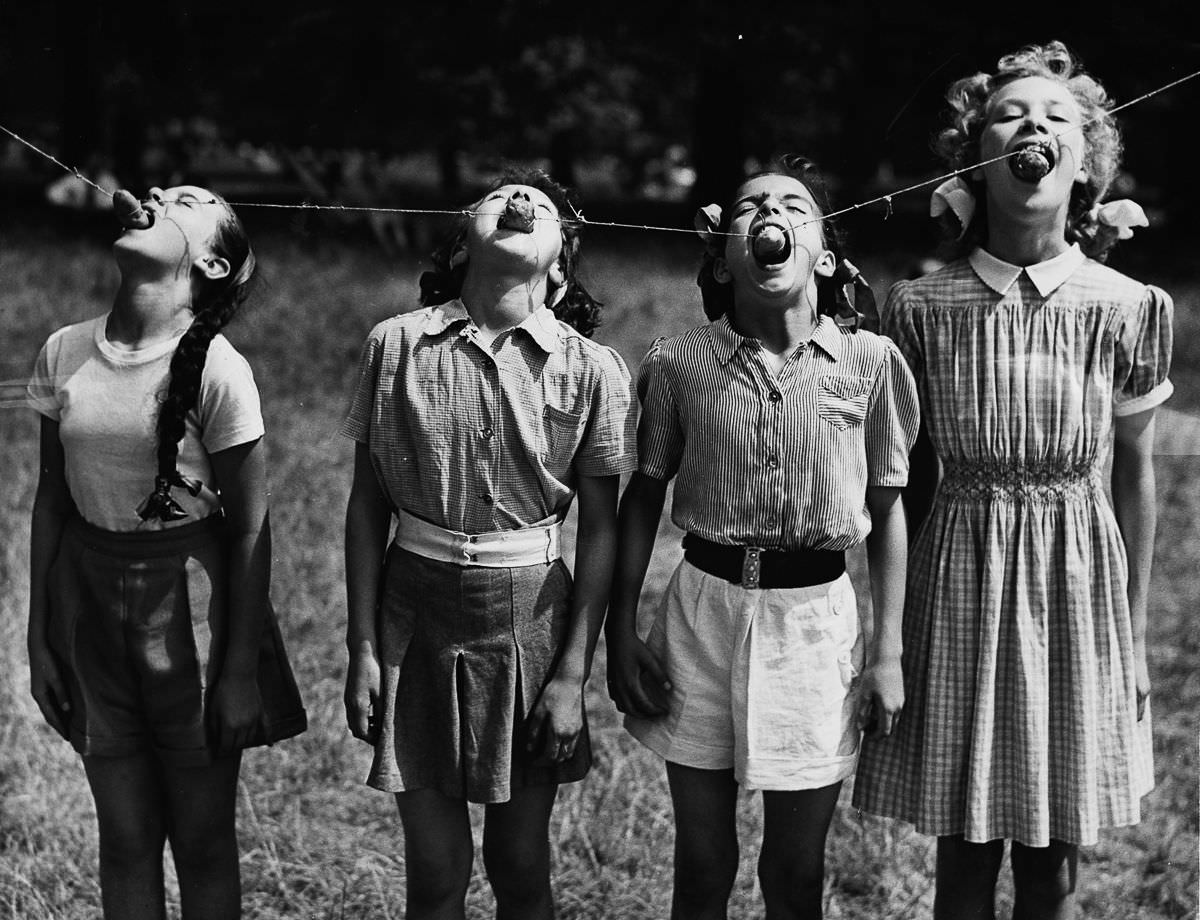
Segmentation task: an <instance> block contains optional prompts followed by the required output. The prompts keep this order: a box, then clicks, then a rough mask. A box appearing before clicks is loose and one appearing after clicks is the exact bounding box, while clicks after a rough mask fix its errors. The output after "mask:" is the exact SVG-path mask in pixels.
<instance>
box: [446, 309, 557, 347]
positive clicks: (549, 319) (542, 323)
mask: <svg viewBox="0 0 1200 920" xmlns="http://www.w3.org/2000/svg"><path fill="white" fill-rule="evenodd" d="M460 322H462V323H467V324H468V325H469V324H470V323H471V322H472V320H471V314H469V313H468V312H467V308H466V307H465V306H463V302H462V301H461V300H458V299H457V298H455V299H454V300H448V301H446V303H443V304H438V305H437V306H436V307H430V308H429V318H428V319H426V320H425V328H424V330H423V332H424V334H425V335H440V334H441V333H443V332H445V331H446V330H447V329H449V328H450V327H451V326H453V325H454V324H455V323H460ZM513 328H515V329H524V330H525V332H527V333H528V334H529V337H530V338H531V339H533V340H534V341H535V342H536V343H537V344H538V346H539V347H540V348H541V349H542V351H544V352H546V353H547V354H552V353H554V352H556V351H561V350H562V347H563V342H562V336H560V335H559V330H558V318H557V317H556V316H555V315H554V311H553V310H551V309H550V308H549V307H538V308H537V309H536V310H534V311H533V312H532V313H530V314H529V315H528V316H527V317H525V319H523V320H521V322H519V323H518V324H517V325H516V326H515V327H513ZM465 332H466V330H465V329H464V330H463V333H464V334H465Z"/></svg>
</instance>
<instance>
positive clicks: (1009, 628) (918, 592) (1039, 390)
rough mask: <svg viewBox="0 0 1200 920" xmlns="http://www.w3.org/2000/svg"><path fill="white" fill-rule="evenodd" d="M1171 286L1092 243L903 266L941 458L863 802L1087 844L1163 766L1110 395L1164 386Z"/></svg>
mask: <svg viewBox="0 0 1200 920" xmlns="http://www.w3.org/2000/svg"><path fill="white" fill-rule="evenodd" d="M1171 310H1172V307H1171V301H1170V299H1169V297H1168V296H1167V295H1166V294H1165V293H1163V292H1162V291H1160V290H1158V289H1156V288H1153V287H1148V286H1146V285H1143V284H1140V283H1137V282H1135V281H1133V280H1131V279H1129V278H1126V277H1125V276H1123V275H1121V274H1119V273H1117V272H1115V271H1113V270H1111V269H1109V268H1107V267H1105V266H1103V265H1100V264H1098V263H1096V262H1093V261H1090V260H1087V259H1086V258H1085V257H1084V256H1083V255H1082V254H1081V253H1080V252H1079V251H1078V249H1075V248H1072V249H1071V250H1069V251H1068V252H1067V253H1064V254H1063V255H1062V256H1059V257H1057V258H1055V259H1053V260H1051V261H1049V262H1045V263H1042V264H1041V265H1037V266H1031V267H1029V268H1027V269H1021V268H1018V267H1016V266H1009V265H1007V264H1006V263H1003V262H999V260H997V259H995V258H994V257H992V256H990V255H988V254H987V253H985V252H983V251H982V250H976V252H975V253H973V254H972V256H971V258H970V260H966V259H964V260H960V261H958V262H954V263H952V264H950V265H948V266H947V267H946V268H944V269H942V270H941V271H938V272H936V273H934V274H932V275H930V276H927V277H925V278H922V279H920V280H917V281H912V282H900V283H899V284H897V285H896V286H895V287H894V288H893V290H892V292H891V295H890V296H889V298H888V303H887V306H886V308H885V316H884V324H885V331H886V332H887V333H888V334H889V335H891V336H892V337H893V338H894V340H895V341H896V343H897V344H898V345H899V347H900V349H901V351H902V352H903V353H904V355H905V357H906V359H907V360H908V361H909V363H910V365H911V367H912V369H913V372H914V375H915V376H916V378H917V381H918V387H919V389H920V397H921V412H922V417H923V419H925V420H926V423H927V426H928V430H929V435H930V438H931V440H932V442H933V445H934V447H935V449H936V451H937V454H938V457H939V458H940V460H941V463H942V467H943V474H942V480H941V483H940V484H939V486H938V491H937V494H936V497H935V499H934V504H933V507H932V510H931V512H930V515H929V517H928V518H927V519H926V520H925V522H924V523H923V525H922V527H921V529H920V531H919V532H918V534H917V537H916V541H915V543H914V546H913V549H912V553H911V556H910V559H909V579H908V594H907V599H906V606H905V614H904V630H903V640H904V653H903V655H904V657H903V665H904V682H905V694H906V703H905V708H904V712H903V715H902V717H901V720H900V724H899V728H898V730H897V731H896V732H894V733H893V734H892V736H891V737H890V738H886V739H881V740H872V739H868V741H867V742H866V743H865V744H864V748H863V752H862V757H861V759H860V763H859V772H858V777H857V779H856V786H855V790H854V802H855V804H856V805H857V806H858V807H860V808H862V809H864V810H866V811H869V812H873V813H876V814H881V815H885V816H889V817H893V818H899V819H902V820H905V821H908V822H910V823H912V824H914V825H915V826H916V828H917V829H918V830H919V831H921V832H923V833H926V834H932V835H949V834H963V835H965V837H966V839H967V840H970V841H975V842H984V841H987V840H993V839H996V838H1012V839H1015V840H1018V841H1020V842H1022V843H1024V844H1027V845H1030V846H1046V845H1048V844H1049V842H1050V841H1051V840H1052V839H1053V840H1060V841H1064V842H1068V843H1074V844H1082V845H1087V844H1093V843H1095V842H1096V840H1097V835H1098V830H1099V828H1101V827H1113V826H1122V825H1128V824H1133V823H1136V822H1137V821H1138V820H1139V817H1140V813H1139V808H1140V798H1141V796H1143V795H1145V794H1146V793H1147V792H1148V791H1149V790H1150V789H1151V788H1152V787H1153V784H1154V777H1153V766H1152V763H1151V740H1150V717H1149V712H1148V710H1147V714H1146V716H1145V718H1144V719H1143V720H1142V721H1140V722H1139V721H1138V719H1137V712H1136V691H1135V684H1134V657H1133V641H1132V633H1131V627H1130V614H1129V604H1128V599H1127V594H1126V590H1127V578H1128V575H1127V564H1126V556H1125V548H1124V543H1123V542H1122V538H1121V535H1120V532H1119V531H1118V529H1117V524H1116V520H1115V517H1114V515H1113V511H1112V508H1111V505H1110V503H1109V500H1108V499H1107V497H1106V495H1105V492H1104V489H1103V483H1102V480H1101V473H1102V468H1103V465H1104V462H1105V460H1106V458H1107V456H1108V452H1109V450H1110V445H1111V442H1112V430H1113V418H1114V416H1119V415H1126V414H1132V413H1135V412H1139V411H1142V410H1145V409H1149V408H1152V407H1154V406H1156V405H1158V404H1159V403H1161V402H1162V401H1163V400H1164V399H1166V398H1167V397H1168V396H1169V395H1170V393H1171V389H1172V387H1171V384H1170V382H1169V381H1168V380H1167V372H1168V368H1169V364H1170V354H1171Z"/></svg>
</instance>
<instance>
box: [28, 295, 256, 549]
mask: <svg viewBox="0 0 1200 920" xmlns="http://www.w3.org/2000/svg"><path fill="white" fill-rule="evenodd" d="M107 320H108V315H107V314H105V315H104V316H99V317H97V318H96V319H91V320H87V321H86V322H82V323H76V324H74V325H71V326H64V327H63V328H62V329H59V330H58V331H57V332H55V333H54V334H53V335H51V336H50V338H48V339H47V340H46V344H45V345H43V346H42V350H41V353H40V354H39V355H38V359H37V364H36V365H35V367H34V372H33V377H32V379H31V380H30V382H29V387H28V394H29V401H30V405H32V407H33V408H34V409H36V410H37V411H38V412H40V413H42V414H43V415H45V416H46V417H48V418H51V419H54V420H55V421H57V422H58V423H59V429H58V430H59V438H60V439H61V441H62V445H63V451H64V453H65V456H66V478H67V486H68V488H69V489H70V492H71V497H72V498H73V499H74V501H75V506H76V507H77V508H78V509H79V513H80V514H81V515H82V516H83V518H84V520H86V521H88V522H89V523H92V524H95V525H96V526H97V527H103V528H105V529H106V530H116V531H130V530H145V529H158V528H161V527H171V526H178V525H180V524H186V523H189V522H192V521H197V520H200V519H201V518H203V517H207V516H208V515H209V514H212V513H213V512H214V511H216V510H217V508H219V507H220V500H219V498H218V497H217V495H216V493H215V492H214V485H215V483H214V477H213V473H212V466H211V464H210V463H209V459H208V457H209V454H213V453H216V452H217V451H221V450H225V449H226V448H230V447H235V446H237V445H239V444H245V443H247V442H249V441H255V440H257V439H258V438H261V437H262V436H263V420H262V409H261V406H260V404H259V397H258V387H257V386H255V383H254V375H253V373H252V372H251V370H250V365H249V364H247V363H246V359H245V358H243V357H242V356H241V355H240V354H239V353H238V352H237V350H236V349H235V348H234V347H233V346H232V345H231V344H230V343H229V340H228V339H226V338H225V337H224V336H222V335H219V334H218V335H217V336H216V337H215V338H214V339H213V341H212V344H211V345H210V346H209V349H208V357H207V360H206V361H205V364H204V373H203V375H202V376H201V382H200V397H199V399H198V401H197V405H196V408H195V409H193V410H192V411H191V412H189V413H188V416H187V420H186V433H185V434H184V437H183V440H182V441H181V442H180V445H179V459H178V467H179V471H180V473H182V474H183V475H184V476H185V477H188V478H190V479H196V480H199V481H200V482H203V483H204V488H203V489H202V490H201V491H200V494H199V495H196V496H192V495H191V494H189V493H188V491H187V490H186V489H184V488H181V487H178V486H176V487H175V488H173V489H172V490H171V495H172V497H173V498H175V500H176V501H178V502H179V504H180V505H182V506H183V508H184V510H186V511H187V512H188V517H187V518H185V519H183V520H181V521H178V522H170V523H165V524H164V523H162V522H159V521H143V520H142V519H141V518H139V517H138V515H137V508H138V506H139V505H140V504H141V503H142V501H143V500H144V499H145V498H146V497H147V496H148V495H149V494H150V493H151V492H152V491H153V490H154V477H155V475H156V473H157V470H158V460H157V451H158V437H157V434H156V432H155V427H156V425H157V422H158V413H159V407H160V406H161V404H162V399H163V398H164V397H165V395H166V389H167V373H168V371H169V369H170V364H171V356H172V355H173V354H174V353H175V347H176V346H177V345H178V344H179V339H180V338H181V337H182V335H180V336H177V337H176V338H173V339H171V340H170V341H167V342H160V343H158V344H156V345H152V346H150V347H148V348H142V349H137V350H132V351H130V350H126V349H122V348H117V347H115V346H113V345H112V343H110V342H109V341H108V339H107V338H106V337H105V332H104V330H105V326H106V323H107Z"/></svg>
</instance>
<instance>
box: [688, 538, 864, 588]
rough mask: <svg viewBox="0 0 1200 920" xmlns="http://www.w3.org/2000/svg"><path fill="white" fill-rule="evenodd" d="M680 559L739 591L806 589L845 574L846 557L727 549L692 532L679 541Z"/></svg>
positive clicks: (812, 551)
mask: <svg viewBox="0 0 1200 920" xmlns="http://www.w3.org/2000/svg"><path fill="white" fill-rule="evenodd" d="M683 558H684V559H686V560H687V561H688V562H690V563H691V564H692V565H694V566H695V567H696V568H698V569H700V570H701V571H702V572H707V573H708V574H709V575H716V576H717V577H718V578H724V579H725V580H726V581H731V582H733V583H734V584H735V585H741V586H742V587H743V588H807V587H809V586H810V585H823V584H827V583H828V582H831V581H833V580H834V579H836V578H839V577H840V576H841V575H842V573H843V572H845V571H846V554H845V553H844V552H842V551H841V550H831V549H798V550H779V549H763V548H762V547H761V546H727V545H726V544H723V543H713V542H712V541H711V540H705V539H704V538H703V537H698V536H696V535H695V534H694V533H689V534H686V535H685V536H684V538H683Z"/></svg>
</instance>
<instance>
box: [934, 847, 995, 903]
mask: <svg viewBox="0 0 1200 920" xmlns="http://www.w3.org/2000/svg"><path fill="white" fill-rule="evenodd" d="M1003 860H1004V841H1003V840H991V841H989V842H987V843H968V842H967V841H966V840H964V839H963V838H962V837H961V836H954V837H939V838H938V842H937V893H936V895H935V896H934V899H933V918H934V920H993V918H994V917H995V916H996V878H997V876H999V874H1000V863H1001V862H1003Z"/></svg>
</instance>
